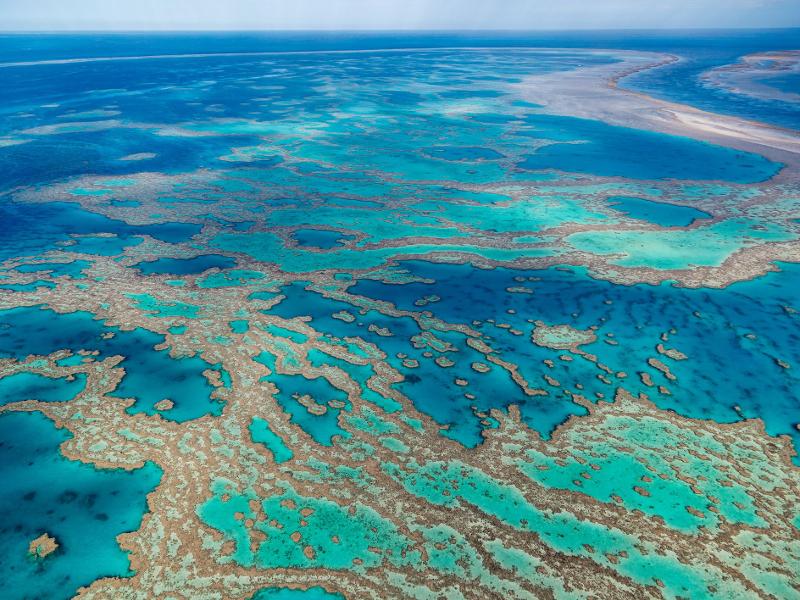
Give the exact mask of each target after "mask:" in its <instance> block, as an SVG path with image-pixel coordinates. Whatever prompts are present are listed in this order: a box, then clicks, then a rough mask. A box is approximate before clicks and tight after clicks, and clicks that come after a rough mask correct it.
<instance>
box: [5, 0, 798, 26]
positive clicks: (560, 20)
mask: <svg viewBox="0 0 800 600" xmlns="http://www.w3.org/2000/svg"><path fill="white" fill-rule="evenodd" d="M0 15H2V21H0V27H2V28H4V29H161V30H170V29H223V30H225V29H250V30H252V29H575V28H579V29H586V28H590V29H591V28H594V29H609V28H612V29H613V28H632V27H633V28H669V27H741V26H750V27H769V26H781V27H787V26H800V2H798V0H213V1H212V0H137V1H136V2H131V1H130V0H36V1H33V2H23V1H21V0H0Z"/></svg>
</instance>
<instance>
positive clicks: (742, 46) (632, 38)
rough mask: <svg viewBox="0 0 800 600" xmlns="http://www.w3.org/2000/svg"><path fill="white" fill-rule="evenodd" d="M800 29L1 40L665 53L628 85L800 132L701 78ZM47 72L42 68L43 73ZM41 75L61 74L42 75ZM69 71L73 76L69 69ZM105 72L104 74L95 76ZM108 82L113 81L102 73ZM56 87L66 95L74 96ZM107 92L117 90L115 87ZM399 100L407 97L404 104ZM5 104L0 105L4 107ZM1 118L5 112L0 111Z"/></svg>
mask: <svg viewBox="0 0 800 600" xmlns="http://www.w3.org/2000/svg"><path fill="white" fill-rule="evenodd" d="M798 40H800V29H788V28H787V29H769V30H757V29H754V30H748V29H743V30H674V31H670V30H660V31H652V30H650V31H636V30H627V31H579V32H577V31H573V32H564V31H561V32H559V31H553V32H541V31H539V32H485V33H484V32H420V33H412V32H396V33H390V32H387V33H364V32H270V33H258V32H237V33H163V34H151V33H147V34H142V33H118V34H4V35H0V62H30V61H41V60H54V59H63V58H86V57H109V56H153V55H164V54H196V53H224V52H231V53H240V52H291V51H295V52H297V51H300V52H306V51H318V50H368V49H387V48H442V47H476V46H477V47H507V46H509V47H528V48H542V47H549V48H599V49H605V48H616V49H629V50H646V51H654V52H668V53H672V54H676V55H678V56H680V57H681V58H682V59H683V60H682V61H681V62H680V63H677V64H674V65H671V66H668V67H664V68H661V69H658V70H652V71H647V72H644V73H641V74H638V75H636V76H633V77H630V78H628V79H627V80H625V82H624V85H625V86H628V87H632V88H634V89H638V90H641V91H645V92H647V93H650V94H653V95H656V96H659V97H662V98H665V99H668V100H673V101H678V102H684V103H688V104H692V105H694V106H698V107H700V108H703V109H706V110H711V111H714V112H724V113H728V114H732V115H737V116H742V117H747V118H755V119H759V120H766V121H769V122H772V123H775V124H778V125H782V126H785V127H791V128H795V129H797V128H800V109H798V107H797V105H796V104H795V105H791V104H787V103H784V102H768V101H759V100H754V99H753V98H747V97H742V96H738V95H736V94H731V93H728V92H725V91H723V90H718V89H713V88H710V87H708V86H707V85H704V83H703V81H702V80H701V78H700V75H701V74H702V73H703V72H705V71H707V70H709V69H711V68H714V67H718V66H722V65H726V64H731V63H734V62H736V61H737V59H738V58H739V57H741V56H743V55H746V54H750V53H754V52H763V51H769V50H785V49H795V48H797V47H798V46H800V42H798ZM40 69H43V68H40ZM19 71H20V73H19V74H18V75H14V74H10V75H8V74H6V75H5V76H7V77H12V78H13V79H9V82H13V83H12V85H8V86H4V89H0V101H4V100H7V99H8V95H9V94H11V95H13V94H14V93H15V92H14V90H15V88H16V89H19V88H18V86H19V84H20V83H22V82H24V86H23V87H24V89H25V93H26V94H28V95H30V94H32V93H36V92H40V91H42V90H43V86H44V88H49V87H50V86H49V85H48V84H47V83H46V82H45V81H43V80H40V79H38V78H37V77H31V73H26V72H25V71H26V69H20V70H19ZM40 72H42V73H48V74H53V73H57V71H53V70H51V69H45V70H44V71H40ZM68 72H69V70H68ZM100 72H103V71H102V70H99V71H98V73H100ZM104 76H106V77H107V76H108V73H105V74H104ZM66 83H68V82H66V81H61V82H59V86H58V87H59V88H60V89H63V93H64V94H65V96H68V95H69V94H71V93H74V92H75V89H74V88H72V89H71V86H80V85H81V84H80V82H79V81H75V80H73V82H72V84H71V85H65V84H66ZM108 87H114V86H113V84H112V85H109V86H108ZM400 101H402V99H400ZM0 106H2V103H0ZM0 114H2V108H0Z"/></svg>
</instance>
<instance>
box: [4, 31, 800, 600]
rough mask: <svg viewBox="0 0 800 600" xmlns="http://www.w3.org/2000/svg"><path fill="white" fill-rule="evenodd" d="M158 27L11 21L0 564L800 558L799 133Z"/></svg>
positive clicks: (748, 575) (583, 60)
mask: <svg viewBox="0 0 800 600" xmlns="http://www.w3.org/2000/svg"><path fill="white" fill-rule="evenodd" d="M120 39H121V40H123V41H124V40H126V39H127V38H125V37H124V36H123V37H122V38H120ZM132 39H133V38H132ZM148 39H149V38H148ZM192 39H194V38H192ZM354 39H356V38H354ZM445 41H448V40H445ZM500 41H502V40H500ZM500 41H498V42H497V43H495V44H494V45H495V46H499V45H500ZM150 42H151V43H152V44H154V48H153V50H152V56H147V55H145V54H144V53H142V52H141V51H139V50H141V48H138V47H133V46H130V47H128V46H125V47H124V48H123V50H121V52H123V51H124V52H128V54H127V55H126V54H124V52H123V54H120V55H112V54H109V55H107V56H99V55H98V56H92V55H80V54H77V55H76V54H69V51H70V49H71V48H72V52H76V50H75V48H77V47H79V46H80V44H78V42H75V41H72V42H70V43H71V44H73V46H72V47H59V46H58V44H59V43H64V42H63V41H62V42H59V41H58V40H53V41H52V43H53V44H55V48H56V51H51V50H48V51H47V52H42V53H41V55H36V56H31V57H29V59H28V60H21V59H20V57H19V56H18V54H17V53H14V52H10V51H9V50H8V48H5V49H4V47H3V45H2V43H0V74H1V75H2V76H3V77H4V79H6V80H7V81H8V85H6V86H4V87H3V89H0V99H2V100H3V102H4V107H5V108H4V109H3V111H2V112H0V128H1V129H2V131H0V185H1V186H2V188H1V189H0V193H1V194H2V202H1V203H0V458H2V460H0V474H1V475H2V477H3V481H4V482H7V483H8V485H6V486H5V489H4V490H2V491H0V506H2V507H3V512H2V514H3V516H4V525H3V527H0V549H2V551H3V552H2V557H1V560H0V564H2V565H3V571H4V574H5V577H4V579H3V580H2V583H0V595H2V596H3V597H4V598H5V597H8V598H29V597H45V596H46V597H48V598H69V597H73V596H76V595H77V596H78V597H82V598H179V597H186V598H208V599H250V598H253V599H257V600H263V599H269V598H275V599H278V600H280V599H286V600H289V599H291V600H294V599H296V598H297V599H299V598H313V599H316V598H323V599H328V598H331V599H336V598H338V599H341V598H347V599H360V598H375V599H385V598H610V599H611V598H613V599H615V598H629V597H636V598H640V597H641V598H725V599H727V598H750V597H758V598H780V599H782V598H794V597H798V596H800V578H798V568H797V567H798V564H800V541H799V540H800V507H799V506H798V503H797V498H798V495H800V466H798V464H800V459H798V448H800V428H799V427H798V414H800V391H798V390H800V375H798V373H799V372H800V371H799V370H800V292H799V290H800V264H798V263H800V186H798V181H800V171H798V169H799V168H800V162H799V161H798V156H800V137H799V136H798V133H797V132H796V131H793V130H790V129H787V128H782V127H778V126H775V125H770V124H766V123H763V122H756V121H752V120H747V119H744V118H742V117H738V116H734V115H727V116H722V115H719V114H716V113H713V112H710V111H708V110H707V109H706V108H703V109H700V108H697V107H694V106H689V105H685V104H681V103H680V102H678V101H671V100H670V101H668V100H664V99H658V98H654V97H652V96H649V95H646V94H644V93H643V92H641V91H632V90H629V89H627V88H626V89H623V88H625V86H626V85H627V84H628V83H627V82H628V81H635V78H636V77H638V76H640V75H641V73H643V72H647V71H654V72H658V71H661V70H662V69H669V68H672V67H671V66H674V65H673V64H674V63H676V59H674V58H671V56H676V57H678V56H679V54H676V50H675V49H674V48H665V49H664V52H654V51H647V52H645V51H644V50H638V49H634V50H631V49H622V50H618V49H609V50H598V49H581V48H550V49H542V48H539V49H533V48H513V47H484V48H480V47H477V46H479V45H480V44H477V43H470V44H467V43H466V42H465V43H464V45H465V46H466V45H470V46H472V47H464V48H457V47H439V48H407V47H404V46H406V45H414V44H418V43H421V42H420V41H419V40H418V39H410V40H406V39H399V40H394V39H393V41H387V42H386V43H387V47H385V48H381V49H374V48H368V47H364V46H366V45H367V42H364V41H363V40H362V41H358V40H357V39H356V41H353V42H351V46H352V47H350V48H337V49H336V51H328V50H315V49H313V48H311V49H308V50H306V51H293V52H281V51H277V50H274V49H269V50H259V49H258V48H256V47H251V46H247V45H246V44H244V42H242V48H241V49H240V51H234V50H232V49H231V48H232V46H231V44H232V42H231V40H230V39H227V38H221V39H220V40H217V41H214V39H213V38H203V37H200V38H197V39H195V41H194V42H193V43H194V44H195V45H197V51H193V52H186V51H182V50H181V49H182V48H183V46H181V44H185V41H180V40H177V41H173V42H168V41H165V40H161V41H160V42H159V41H158V40H150ZM120 43H121V42H120ZM126 43H128V42H126ZM129 43H131V44H134V43H135V40H134V41H130V42H129ZM370 43H373V41H370ZM158 44H163V45H164V46H163V47H159V45H158ZM171 44H172V45H171ZM203 44H206V45H210V46H209V48H204V47H203ZM214 44H218V46H217V47H216V48H217V50H216V51H214V48H215V47H214ZM392 44H394V45H395V46H397V47H394V48H393V47H392ZM440 45H444V42H440ZM105 49H106V50H108V48H105ZM112 49H113V48H112ZM162 50H163V51H162ZM766 51H767V50H765V52H766ZM770 51H771V50H770ZM4 52H5V54H4ZM686 52H689V51H688V50H686ZM750 54H751V53H749V51H748V54H745V53H742V54H741V55H742V56H745V55H747V56H749V55H750ZM687 56H688V55H687ZM690 58H691V57H690ZM685 59H686V57H680V58H679V60H677V62H678V63H679V62H680V61H681V60H685ZM726 60H727V59H726ZM725 64H728V63H725ZM720 66H722V65H720ZM634 73H635V75H632V74H634ZM628 77H632V79H630V80H629V79H628ZM715 93H716V92H715ZM725 93H726V94H735V93H737V92H736V91H735V90H727V91H726V92H725ZM744 95H746V94H744ZM739 101H741V99H738V100H737V102H739ZM759 102H782V103H784V104H786V103H787V102H788V101H787V99H786V98H785V97H783V96H782V97H781V98H772V99H766V100H765V99H764V98H761V99H760V100H759ZM789 104H791V103H789ZM724 108H725V105H723V104H721V105H720V110H721V111H722V109H724ZM784 110H785V111H790V110H795V111H798V112H800V107H797V106H795V107H794V109H792V108H786V107H784ZM782 114H787V113H782ZM708 124H712V125H713V128H710V127H707V126H706V125H708ZM21 507H22V508H21ZM23 509H24V510H23Z"/></svg>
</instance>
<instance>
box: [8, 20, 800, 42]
mask: <svg viewBox="0 0 800 600" xmlns="http://www.w3.org/2000/svg"><path fill="white" fill-rule="evenodd" d="M792 29H800V24H797V25H790V26H763V27H748V26H734V27H618V28H617V27H615V28H608V27H603V28H595V27H575V28H566V29H565V28H558V27H548V28H539V29H535V28H534V29H512V28H494V29H484V28H459V29H439V28H426V27H418V28H413V29H412V28H407V29H396V28H370V29H358V28H356V29H344V28H342V29H334V28H330V29H329V28H311V29H303V28H285V29H266V28H265V29H210V28H209V29H152V28H148V29H145V28H119V29H116V28H111V29H89V28H87V29H81V28H75V29H44V28H42V29H0V35H7V34H66V33H76V34H80V33H163V34H170V33H571V32H597V33H601V32H602V33H614V32H669V31H781V30H792ZM798 46H800V44H798Z"/></svg>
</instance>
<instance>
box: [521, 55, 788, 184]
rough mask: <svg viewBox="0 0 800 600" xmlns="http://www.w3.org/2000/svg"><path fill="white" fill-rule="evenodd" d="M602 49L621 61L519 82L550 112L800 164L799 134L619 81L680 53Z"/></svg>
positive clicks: (527, 96) (784, 174)
mask: <svg viewBox="0 0 800 600" xmlns="http://www.w3.org/2000/svg"><path fill="white" fill-rule="evenodd" d="M597 53H603V54H612V55H613V56H614V57H615V58H617V59H619V60H620V62H617V63H614V64H610V65H600V66H593V67H586V68H581V69H577V70H575V71H571V72H567V73H564V72H559V73H548V74H544V75H532V76H530V77H527V78H525V80H524V82H523V83H522V84H520V87H521V88H522V90H523V94H524V96H525V99H526V100H528V101H530V102H533V103H535V104H540V105H542V106H543V107H544V108H543V109H542V110H543V111H544V112H547V113H551V114H559V115H568V116H573V117H582V118H587V119H598V120H601V121H604V122H606V123H609V124H612V125H620V126H625V127H635V128H639V129H647V130H652V131H658V132H661V133H668V134H672V135H682V136H687V137H692V138H695V139H698V140H703V141H706V142H711V143H715V144H720V145H723V146H728V147H731V148H736V149H738V150H744V151H748V152H757V153H760V154H762V155H764V156H766V157H768V158H770V159H772V160H775V161H779V162H782V163H785V164H787V165H791V166H793V167H797V166H800V133H799V132H796V131H793V130H790V129H782V128H779V127H774V126H771V125H766V124H764V123H759V122H756V121H748V120H746V119H740V118H738V117H732V116H727V115H719V114H715V113H711V112H707V111H704V110H700V109H697V108H693V107H691V106H687V105H684V104H677V103H673V102H668V101H666V100H660V99H658V98H653V97H651V96H648V95H646V94H641V93H638V92H633V91H630V90H626V89H624V88H621V87H619V86H618V85H617V84H618V82H619V81H620V80H621V79H622V78H623V77H626V76H627V75H631V74H633V73H636V72H639V71H641V70H644V69H651V68H657V67H661V66H663V65H666V64H670V63H672V62H674V61H676V60H679V59H678V58H677V57H674V56H671V55H668V54H657V53H651V52H632V51H619V50H613V51H597ZM778 177H781V178H784V179H785V178H796V177H797V173H796V169H784V170H783V171H782V172H781V174H780V175H779V176H778Z"/></svg>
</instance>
